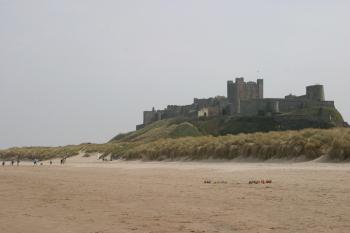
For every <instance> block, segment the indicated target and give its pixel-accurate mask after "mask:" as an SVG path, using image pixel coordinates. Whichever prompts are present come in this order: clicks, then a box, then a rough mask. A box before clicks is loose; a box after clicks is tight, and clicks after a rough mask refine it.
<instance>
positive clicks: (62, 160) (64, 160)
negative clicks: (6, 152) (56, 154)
mask: <svg viewBox="0 0 350 233" xmlns="http://www.w3.org/2000/svg"><path fill="white" fill-rule="evenodd" d="M20 162H21V161H20V159H17V160H16V163H17V166H19V163H20ZM10 163H11V166H14V164H15V160H13V159H12V160H11V161H10ZM52 163H53V162H52V160H50V165H52ZM65 163H66V158H63V159H61V165H63V164H65ZM38 164H39V160H37V159H33V165H34V166H36V165H38ZM5 165H6V161H5V160H3V161H2V166H3V167H4V166H5ZM40 165H44V164H43V163H42V162H41V163H40Z"/></svg>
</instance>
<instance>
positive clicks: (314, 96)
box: [306, 85, 325, 101]
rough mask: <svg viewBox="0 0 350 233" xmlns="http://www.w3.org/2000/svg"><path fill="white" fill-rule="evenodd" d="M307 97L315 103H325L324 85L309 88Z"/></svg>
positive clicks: (307, 88)
mask: <svg viewBox="0 0 350 233" xmlns="http://www.w3.org/2000/svg"><path fill="white" fill-rule="evenodd" d="M306 97H307V98H308V99H310V100H314V101H325V97H324V89H323V86H322V85H313V86H307V87H306Z"/></svg>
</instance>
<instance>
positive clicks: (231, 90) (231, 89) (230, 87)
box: [227, 80, 235, 103]
mask: <svg viewBox="0 0 350 233" xmlns="http://www.w3.org/2000/svg"><path fill="white" fill-rule="evenodd" d="M227 99H228V102H229V103H233V102H234V99H235V84H234V83H233V81H231V80H229V81H227Z"/></svg>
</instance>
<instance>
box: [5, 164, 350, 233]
mask: <svg viewBox="0 0 350 233" xmlns="http://www.w3.org/2000/svg"><path fill="white" fill-rule="evenodd" d="M206 179H207V180H211V181H212V183H211V184H204V182H203V181H204V180H206ZM253 179H271V180H272V181H273V183H272V184H268V185H267V184H259V185H249V184H248V181H249V180H253ZM215 181H218V183H216V184H214V183H213V182H215ZM222 181H225V182H227V183H225V182H224V183H221V182H222ZM0 232H4V233H15V232H16V233H17V232H18V233H23V232H30V233H48V232H54V233H69V232H72V233H73V232H74V233H80V232H81V233H112V232H116V233H119V232H121V233H123V232H140V233H141V232H146V233H151V232H152V233H158V232H159V233H163V232H192V233H193V232H194V233H199V232H202V233H204V232H350V164H324V163H313V162H310V163H296V164H288V163H279V164H277V163H265V164H261V163H260V164H259V163H232V162H226V163H224V162H118V161H116V162H105V163H103V162H101V161H97V160H96V159H95V158H88V159H84V158H72V159H68V160H67V163H66V165H64V166H60V165H58V162H57V161H54V165H52V166H50V165H48V163H47V162H45V164H44V166H37V167H33V166H32V165H31V164H30V163H22V164H21V166H19V167H16V166H14V167H11V166H6V167H0Z"/></svg>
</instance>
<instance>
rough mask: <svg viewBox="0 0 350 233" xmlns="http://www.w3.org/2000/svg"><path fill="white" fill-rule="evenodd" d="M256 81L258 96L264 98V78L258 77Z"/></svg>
mask: <svg viewBox="0 0 350 233" xmlns="http://www.w3.org/2000/svg"><path fill="white" fill-rule="evenodd" d="M256 83H257V85H258V98H259V99H264V79H258V80H257V82H256Z"/></svg>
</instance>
